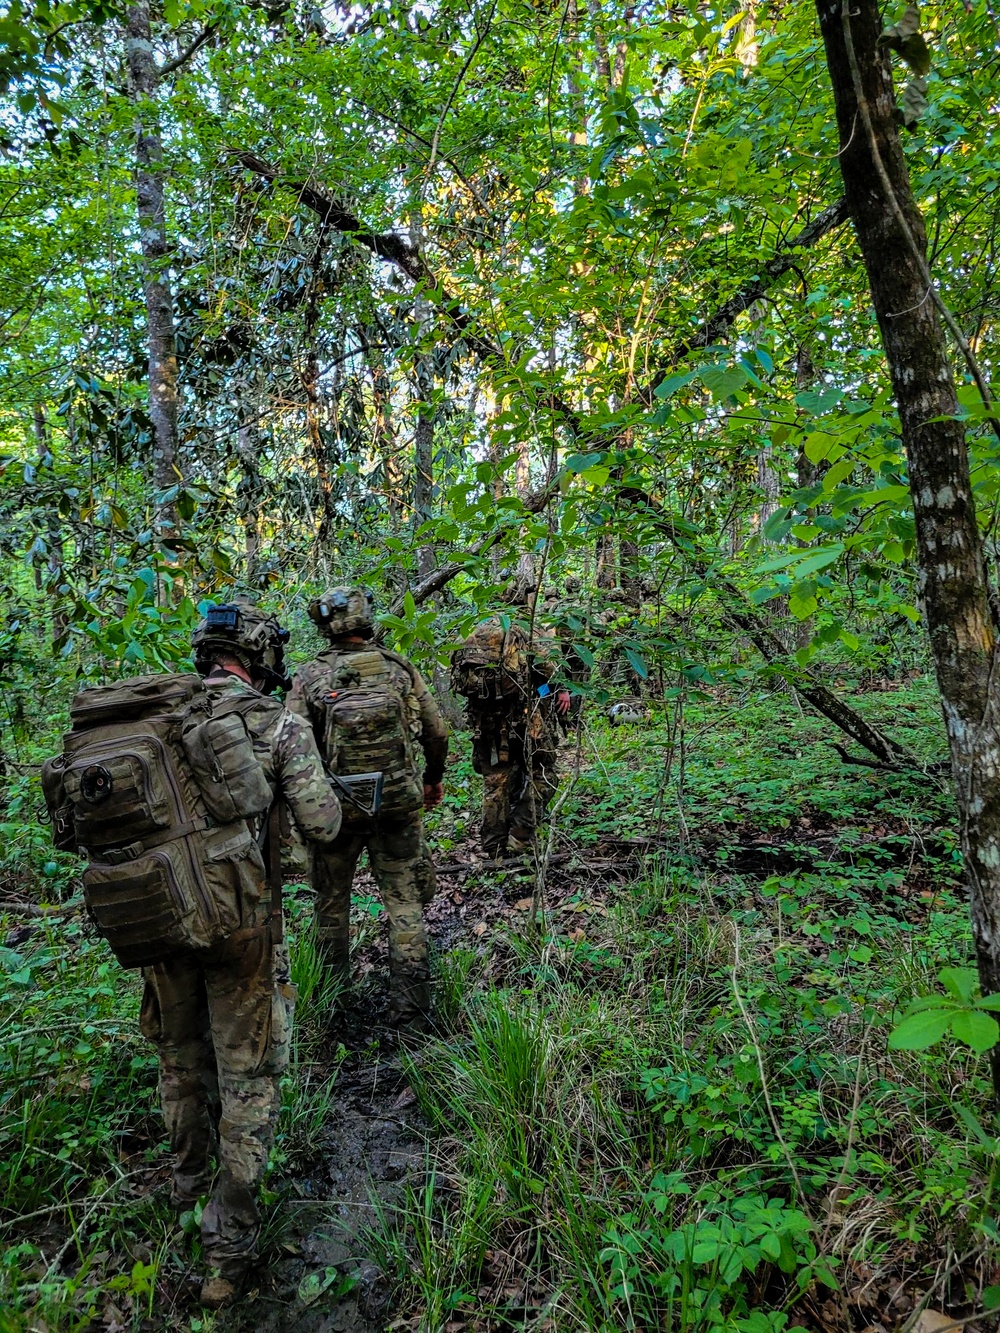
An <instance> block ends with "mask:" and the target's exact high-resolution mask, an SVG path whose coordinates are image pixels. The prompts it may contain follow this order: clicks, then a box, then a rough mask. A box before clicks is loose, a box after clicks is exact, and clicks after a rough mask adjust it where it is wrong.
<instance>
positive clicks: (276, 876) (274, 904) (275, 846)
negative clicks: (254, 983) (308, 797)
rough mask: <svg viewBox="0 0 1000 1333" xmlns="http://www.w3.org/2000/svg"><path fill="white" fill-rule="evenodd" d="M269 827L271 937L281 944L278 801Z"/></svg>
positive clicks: (281, 916) (268, 820) (282, 915)
mask: <svg viewBox="0 0 1000 1333" xmlns="http://www.w3.org/2000/svg"><path fill="white" fill-rule="evenodd" d="M264 827H265V828H266V829H267V882H268V887H269V888H270V890H271V939H272V940H273V942H274V943H275V944H280V943H281V942H282V940H283V939H284V938H285V914H284V910H283V906H282V901H281V890H282V883H281V807H280V805H279V803H278V802H277V801H275V802H274V804H273V805H272V806H271V812H270V814H269V815H268V817H267V823H266V824H265V826H264Z"/></svg>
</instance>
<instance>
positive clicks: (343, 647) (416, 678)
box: [288, 641, 448, 783]
mask: <svg viewBox="0 0 1000 1333" xmlns="http://www.w3.org/2000/svg"><path fill="white" fill-rule="evenodd" d="M373 650H375V651H377V652H379V653H381V654H382V657H383V658H384V659H385V661H386V662H387V663H388V664H389V667H390V671H391V675H392V678H393V684H394V687H395V688H396V689H397V690H398V691H399V693H400V695H402V697H403V698H404V699H406V700H407V701H408V703H409V706H410V709H411V711H412V714H413V718H414V722H415V724H416V726H417V728H418V737H417V739H418V740H419V743H420V748H421V749H422V750H423V753H424V774H423V780H424V782H426V783H437V782H440V781H441V779H442V777H443V776H444V766H445V760H446V759H447V757H448V727H447V725H446V724H445V721H444V718H442V716H441V713H440V711H439V710H438V706H437V704H436V703H435V702H434V699H433V697H432V696H431V692H430V690H428V688H427V686H426V684H425V683H424V679H423V677H422V676H421V674H420V672H419V671H418V670H417V669H416V667H415V666H414V665H413V663H412V662H408V661H407V660H406V658H405V657H400V656H399V654H398V653H391V652H390V651H389V650H388V648H383V647H382V646H381V645H380V644H375V643H371V642H369V641H364V642H361V643H333V644H331V645H330V647H329V648H326V649H324V651H323V652H321V653H320V655H319V656H318V657H316V658H314V659H313V661H311V662H306V663H305V664H304V665H303V666H301V667H299V669H298V671H297V672H296V673H295V680H294V681H293V682H292V688H291V690H290V691H289V694H288V707H289V708H290V709H291V710H292V712H293V713H296V714H297V715H298V716H299V717H300V718H303V719H305V721H307V722H308V723H309V724H310V726H311V727H312V728H313V731H314V733H315V734H316V737H317V740H321V739H322V736H323V725H324V720H323V719H322V718H320V717H316V716H313V712H312V710H311V708H310V706H309V700H308V696H307V686H313V687H315V686H316V685H317V684H320V685H324V686H325V685H326V683H327V682H328V681H330V680H332V678H333V674H334V671H335V670H338V671H339V672H340V673H343V669H344V665H345V659H348V661H349V659H350V657H351V655H352V654H354V653H370V652H372V651H373Z"/></svg>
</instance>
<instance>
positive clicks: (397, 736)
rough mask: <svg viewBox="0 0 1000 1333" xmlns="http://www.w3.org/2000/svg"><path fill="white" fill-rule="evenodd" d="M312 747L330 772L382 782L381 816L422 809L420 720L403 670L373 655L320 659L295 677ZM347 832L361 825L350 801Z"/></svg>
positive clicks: (368, 651)
mask: <svg viewBox="0 0 1000 1333" xmlns="http://www.w3.org/2000/svg"><path fill="white" fill-rule="evenodd" d="M299 679H300V680H301V682H302V686H303V689H304V692H305V696H306V700H307V703H308V705H309V713H310V716H311V718H312V720H313V727H314V730H315V732H316V739H317V742H318V743H319V746H320V749H321V750H322V752H323V755H324V757H325V759H326V761H327V764H328V765H329V768H330V772H331V773H334V774H336V776H337V777H340V778H347V777H350V776H351V775H352V774H357V773H381V774H382V800H381V804H380V806H379V814H380V815H382V816H388V817H390V818H393V817H397V816H402V815H406V814H411V813H412V812H413V811H414V810H419V809H420V807H421V806H422V805H423V801H424V781H423V768H424V765H423V757H422V755H421V754H419V753H418V743H419V737H420V713H419V708H418V705H417V701H416V699H415V698H414V696H413V693H412V685H411V681H410V677H409V673H408V672H407V670H406V668H405V667H404V666H402V665H401V664H400V663H398V662H396V661H395V660H394V659H393V657H392V656H391V655H390V654H387V653H385V652H383V651H381V650H380V649H378V648H374V647H373V648H368V647H358V648H352V649H351V651H350V652H342V653H341V652H337V653H325V654H323V655H322V656H321V657H320V658H318V659H317V661H316V662H314V663H311V664H310V666H309V667H304V668H303V669H302V670H301V671H300V673H299ZM343 818H344V822H345V823H346V824H352V823H355V824H356V823H358V822H359V821H360V822H363V821H364V819H365V818H366V816H365V814H364V813H363V812H362V811H359V810H358V809H356V808H355V807H354V806H353V805H352V804H351V803H350V802H349V801H348V802H345V803H344V804H343Z"/></svg>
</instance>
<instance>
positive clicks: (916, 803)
mask: <svg viewBox="0 0 1000 1333" xmlns="http://www.w3.org/2000/svg"><path fill="white" fill-rule="evenodd" d="M841 693H842V694H843V695H844V697H845V698H846V699H848V700H849V702H850V703H851V706H852V707H854V708H856V709H857V711H858V712H859V713H861V714H862V716H864V717H865V718H866V719H867V720H868V721H869V722H872V723H874V724H876V725H877V726H879V727H881V728H883V730H885V731H886V732H887V733H888V734H890V735H891V736H892V737H893V738H894V739H896V740H898V741H899V742H900V743H901V744H903V745H905V746H906V747H907V748H909V749H910V750H911V751H912V752H913V753H914V754H915V755H916V756H917V758H918V759H920V760H921V761H922V762H924V763H926V764H928V765H938V766H939V765H940V764H941V761H942V760H943V759H945V758H946V755H947V742H946V738H945V734H944V727H943V724H942V721H941V712H940V704H939V702H938V697H937V693H936V690H935V688H934V684H933V682H932V681H931V680H930V679H929V678H927V677H918V678H916V679H913V680H908V681H906V682H904V683H903V684H901V685H899V686H896V685H892V686H891V687H890V688H885V689H879V690H871V691H869V692H867V693H858V694H854V693H852V692H851V690H850V688H849V687H847V686H843V687H842V688H841ZM575 741H576V737H575V736H571V738H570V740H569V741H567V742H566V743H565V744H564V745H563V748H562V753H561V759H560V765H561V769H562V772H563V774H564V780H565V776H568V775H574V774H575V776H574V777H573V781H572V790H571V791H570V793H569V795H568V796H567V797H566V799H565V800H564V801H563V802H562V803H561V804H560V807H559V811H558V815H557V820H556V824H557V832H558V836H559V839H560V845H561V846H563V847H566V846H569V847H573V848H577V849H579V850H581V851H583V852H586V851H587V849H588V848H591V847H596V846H600V845H606V844H607V843H608V842H609V841H610V842H612V843H614V844H615V845H621V844H622V843H626V844H627V843H648V842H649V841H650V840H652V841H653V842H654V843H655V844H657V845H660V846H663V847H664V848H666V849H669V850H671V851H676V850H678V849H679V850H682V851H687V852H689V853H690V854H691V855H692V856H693V857H695V858H697V857H698V856H700V855H702V854H703V853H704V852H705V850H706V848H707V849H710V851H711V856H712V859H713V861H715V862H717V863H720V864H722V863H725V862H726V861H727V860H728V859H730V858H731V857H733V856H734V855H737V854H738V849H739V848H741V847H744V846H746V844H747V843H750V842H754V841H758V840H761V839H766V840H767V841H768V842H770V843H772V844H773V845H774V847H775V848H776V849H780V848H781V847H783V846H786V845H791V844H795V845H797V846H800V847H802V846H805V847H807V848H808V847H809V846H812V847H813V849H814V851H813V853H812V856H813V858H814V859H818V860H819V861H820V862H822V861H823V860H824V858H828V859H829V858H830V857H831V854H832V859H833V860H836V861H843V862H846V863H852V862H856V861H857V860H858V857H859V854H860V855H861V856H862V857H864V858H866V859H867V861H868V863H869V864H876V863H878V862H882V863H883V864H889V863H892V862H893V861H898V860H899V859H900V858H903V857H905V859H907V860H909V859H910V857H909V848H910V846H911V844H912V842H913V839H914V837H915V836H920V835H926V834H927V832H928V831H929V830H934V833H933V839H932V842H933V845H931V846H927V845H924V846H923V847H922V848H921V852H920V855H921V858H924V859H926V858H927V857H928V856H930V857H932V858H937V859H940V860H942V861H943V862H945V863H946V867H947V868H949V869H950V872H951V873H954V870H955V867H956V864H957V859H958V858H957V853H956V851H955V846H956V841H955V837H954V833H953V831H952V829H951V827H950V825H951V820H952V814H951V811H952V808H953V807H952V801H951V795H950V792H949V791H948V790H947V783H946V779H945V780H944V781H942V779H941V778H938V777H934V776H931V777H927V776H925V775H924V774H923V773H921V772H912V773H911V772H905V771H901V772H888V771H874V772H873V770H871V769H870V768H867V767H865V766H864V765H863V764H860V765H855V764H845V763H844V761H843V759H842V758H841V756H840V754H839V753H838V751H837V750H836V749H835V748H834V744H835V743H841V744H843V745H844V746H845V748H846V749H847V751H848V752H849V753H850V754H851V755H852V757H854V758H857V759H861V760H864V759H868V760H871V756H870V755H867V754H866V753H865V752H864V751H863V750H861V749H860V748H859V747H857V746H854V745H853V744H852V743H851V742H849V741H847V739H846V738H845V737H844V736H843V735H842V734H841V733H840V732H838V731H837V730H836V729H835V728H834V727H832V725H831V724H830V723H829V722H827V721H826V720H825V719H824V718H822V717H819V716H816V715H814V714H812V713H811V712H803V711H802V710H801V709H800V707H799V705H798V703H797V702H796V699H795V697H794V696H793V695H792V694H791V693H790V692H788V691H787V690H786V689H785V688H783V687H779V686H778V685H775V687H774V688H773V689H771V690H766V691H762V690H760V689H749V688H748V689H746V690H742V691H740V690H736V689H722V688H719V689H716V690H714V691H713V692H712V693H707V692H705V693H698V692H695V693H694V694H693V695H691V696H689V697H688V698H687V699H686V700H683V701H682V700H680V699H674V698H669V697H668V698H666V699H663V700H652V701H650V703H649V712H648V717H647V718H646V720H645V721H643V722H641V723H637V724H634V725H630V726H622V727H619V728H615V727H611V726H609V725H608V723H607V722H606V720H605V719H604V717H603V714H602V713H601V712H600V711H599V710H597V709H596V708H593V707H591V708H588V709H587V711H586V713H585V724H584V726H583V729H582V734H581V735H580V737H579V744H578V745H576V744H575V743H573V742H575ZM453 749H454V750H455V751H456V754H455V758H454V762H453V764H452V765H451V766H450V767H449V771H448V780H447V782H446V788H445V803H444V807H443V809H442V810H441V811H439V812H436V813H435V814H434V815H433V816H432V817H431V821H430V823H431V827H432V828H433V829H434V830H435V834H436V839H437V845H438V846H439V848H440V849H441V850H442V851H444V852H447V851H448V850H450V849H451V848H452V847H453V846H454V845H455V844H456V843H457V842H458V841H460V840H461V839H462V838H463V837H465V836H468V835H470V834H472V833H473V832H474V830H475V824H476V817H477V799H478V792H479V789H480V786H479V780H478V779H477V778H476V777H475V776H474V775H473V773H472V766H471V762H470V759H469V756H468V754H467V747H466V746H463V745H461V743H459V744H458V745H456V746H454V747H453ZM925 843H926V837H925Z"/></svg>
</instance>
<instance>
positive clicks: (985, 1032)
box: [889, 967, 1000, 1054]
mask: <svg viewBox="0 0 1000 1333" xmlns="http://www.w3.org/2000/svg"><path fill="white" fill-rule="evenodd" d="M938 981H939V982H940V983H941V985H942V986H943V987H944V990H945V993H944V995H922V996H918V997H917V998H916V999H914V1000H911V1001H910V1006H909V1008H908V1009H907V1011H906V1015H905V1017H904V1018H903V1020H902V1022H900V1023H898V1024H897V1025H896V1027H895V1028H893V1031H892V1035H891V1036H890V1038H889V1044H890V1046H892V1047H893V1048H894V1049H895V1050H898V1051H922V1050H925V1049H926V1048H927V1047H928V1046H933V1045H935V1043H936V1042H939V1041H940V1040H941V1038H942V1037H944V1036H945V1034H946V1033H949V1032H950V1033H951V1035H952V1036H953V1037H955V1038H956V1039H957V1040H958V1041H960V1042H963V1043H964V1044H965V1045H966V1046H971V1047H972V1049H973V1050H974V1051H977V1052H979V1053H980V1054H982V1053H983V1052H985V1051H988V1050H990V1049H992V1047H994V1046H995V1045H996V1043H997V1039H998V1038H1000V1025H998V1024H997V1021H996V1019H995V1018H994V1017H993V1013H992V1012H991V1011H993V1012H995V1011H1000V996H997V995H977V994H976V991H977V990H978V989H979V978H978V976H977V975H976V972H975V971H974V970H973V969H972V968H962V967H946V968H944V970H943V971H941V972H939V973H938Z"/></svg>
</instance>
